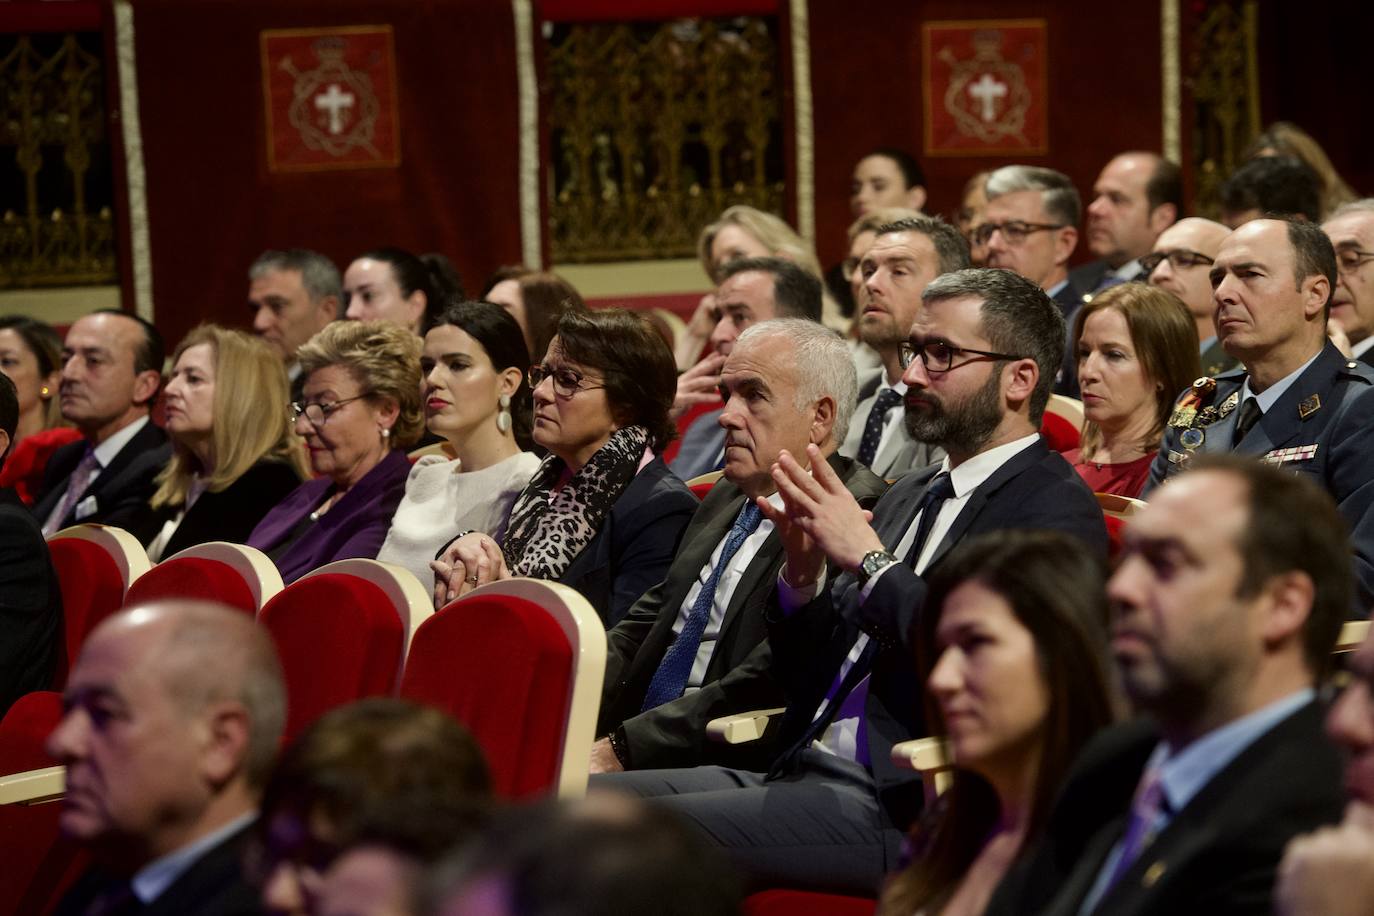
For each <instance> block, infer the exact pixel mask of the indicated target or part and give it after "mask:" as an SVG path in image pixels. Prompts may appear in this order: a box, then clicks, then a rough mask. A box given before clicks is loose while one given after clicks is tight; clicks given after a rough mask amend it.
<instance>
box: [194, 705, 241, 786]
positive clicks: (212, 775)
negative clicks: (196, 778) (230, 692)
mask: <svg viewBox="0 0 1374 916" xmlns="http://www.w3.org/2000/svg"><path fill="white" fill-rule="evenodd" d="M202 715H203V716H204V718H203V720H202V722H203V726H204V729H205V743H204V746H203V747H202V749H201V756H200V765H201V775H202V776H203V777H204V779H205V780H206V782H208V783H209V784H210V785H212V786H215V787H217V788H218V787H220V786H223V785H225V784H227V783H228V782H229V781H230V780H232V779H233V778H234V777H235V776H237V775H238V774H239V773H240V772H241V771H242V770H243V767H244V761H245V759H246V758H247V756H248V740H249V739H248V736H249V732H250V731H251V725H250V722H249V717H248V710H247V709H245V708H244V707H243V705H242V704H241V703H235V702H232V701H229V700H223V701H220V702H218V703H211V704H210V706H209V707H208V708H207V709H206V710H205V712H204V713H203V714H202Z"/></svg>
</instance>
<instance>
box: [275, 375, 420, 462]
mask: <svg viewBox="0 0 1374 916" xmlns="http://www.w3.org/2000/svg"><path fill="white" fill-rule="evenodd" d="M371 393H372V392H370V391H369V390H368V389H367V388H366V387H365V386H364V385H363V384H362V383H360V382H359V381H358V380H357V379H356V378H354V377H353V374H352V373H351V372H349V371H348V369H347V368H345V367H344V366H337V365H336V366H324V367H322V368H319V369H316V370H315V371H314V372H312V373H310V377H309V378H307V379H306V380H305V387H304V389H302V392H301V404H302V405H303V406H305V407H306V412H305V413H303V414H301V415H300V416H299V417H297V418H296V432H297V433H298V434H299V435H301V436H302V437H304V438H305V448H306V451H307V452H308V453H309V455H310V467H311V469H312V470H313V471H314V472H315V473H316V474H317V475H319V476H322V477H330V478H332V479H333V480H334V482H335V483H336V484H338V485H339V486H341V487H349V486H352V485H353V484H355V483H357V482H358V481H359V480H361V479H362V478H363V477H364V476H365V475H366V474H367V472H368V471H370V470H371V469H372V468H373V466H375V465H376V463H377V462H378V461H380V460H382V458H383V457H384V456H385V455H386V453H387V451H388V450H389V449H390V447H391V446H390V439H389V438H388V437H385V436H383V435H382V430H383V429H390V427H391V426H392V425H393V424H394V423H395V422H396V413H397V411H396V407H395V404H394V402H390V401H388V400H386V399H373V398H370V397H368V396H367V395H369V394H371ZM312 414H314V415H315V416H314V419H312V418H311V415H312Z"/></svg>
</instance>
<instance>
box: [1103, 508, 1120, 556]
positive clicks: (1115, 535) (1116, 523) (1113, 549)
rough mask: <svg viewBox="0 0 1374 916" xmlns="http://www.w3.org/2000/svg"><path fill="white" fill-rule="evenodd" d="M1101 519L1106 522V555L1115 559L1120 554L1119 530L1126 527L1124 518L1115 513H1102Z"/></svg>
mask: <svg viewBox="0 0 1374 916" xmlns="http://www.w3.org/2000/svg"><path fill="white" fill-rule="evenodd" d="M1102 521H1104V522H1105V523H1106V524H1107V557H1108V558H1109V559H1111V560H1115V559H1116V558H1117V557H1118V556H1120V554H1121V530H1122V529H1123V528H1125V527H1126V520H1125V519H1123V518H1120V517H1118V516H1115V515H1103V516H1102Z"/></svg>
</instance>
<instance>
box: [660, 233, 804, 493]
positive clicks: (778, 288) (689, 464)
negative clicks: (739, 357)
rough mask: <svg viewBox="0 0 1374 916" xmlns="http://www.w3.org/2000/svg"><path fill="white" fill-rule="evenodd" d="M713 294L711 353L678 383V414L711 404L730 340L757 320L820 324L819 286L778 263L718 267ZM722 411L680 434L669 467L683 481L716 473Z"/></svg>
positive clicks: (785, 262)
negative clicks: (714, 312) (714, 317)
mask: <svg viewBox="0 0 1374 916" xmlns="http://www.w3.org/2000/svg"><path fill="white" fill-rule="evenodd" d="M720 273H721V275H722V279H721V281H720V287H719V288H718V289H717V290H716V309H717V311H718V312H719V313H720V318H719V319H718V320H717V321H716V326H715V328H714V329H713V330H712V331H711V353H710V355H708V356H706V357H704V358H703V359H702V360H701V362H699V363H697V364H696V365H695V366H693V367H692V368H690V369H688V370H687V371H686V372H684V373H682V375H681V376H680V377H679V378H678V384H677V398H676V399H675V400H674V402H673V409H674V410H675V411H677V412H679V413H680V412H681V411H683V410H685V409H687V408H689V407H692V406H694V405H696V404H704V403H710V402H713V401H715V399H716V397H717V396H718V392H719V386H720V367H721V366H722V365H724V363H725V357H727V356H729V355H730V348H731V347H733V346H734V345H735V338H737V337H739V335H740V334H741V333H742V332H743V331H744V329H745V328H747V327H749V326H750V325H751V324H754V323H755V322H758V321H767V320H769V319H770V318H805V319H807V320H808V321H816V322H819V321H820V320H821V281H820V280H819V279H817V278H816V277H813V276H812V275H811V274H809V273H807V272H806V271H805V270H802V269H801V268H800V267H798V266H797V265H796V264H794V263H793V262H791V261H788V260H785V259H783V258H738V259H736V260H734V261H730V262H728V263H726V264H725V265H724V266H722V267H721V268H720ZM720 414H721V411H720V410H719V409H717V410H708V411H707V412H706V413H703V414H700V415H699V416H697V418H696V419H695V420H693V421H692V422H691V424H690V425H688V427H687V429H686V430H684V431H683V433H682V444H681V445H680V446H679V447H678V453H677V456H676V457H675V458H673V460H672V463H671V464H670V467H671V468H672V469H673V473H674V474H676V475H677V476H678V477H680V478H682V479H683V480H691V479H692V478H693V477H697V476H700V475H702V474H706V473H709V472H711V471H715V470H718V469H719V468H720V467H721V462H722V461H724V450H725V430H724V428H723V427H722V426H721V425H720V422H719V420H720Z"/></svg>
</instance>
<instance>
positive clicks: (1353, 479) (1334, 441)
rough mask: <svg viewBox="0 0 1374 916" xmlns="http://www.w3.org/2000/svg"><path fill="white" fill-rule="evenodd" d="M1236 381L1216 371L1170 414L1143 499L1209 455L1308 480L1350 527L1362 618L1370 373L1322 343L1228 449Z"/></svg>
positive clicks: (1239, 374) (1371, 432) (1368, 558)
mask: <svg viewBox="0 0 1374 916" xmlns="http://www.w3.org/2000/svg"><path fill="white" fill-rule="evenodd" d="M1244 382H1245V370H1244V369H1243V368H1242V369H1237V370H1235V371H1234V372H1227V373H1224V374H1222V375H1219V376H1217V378H1216V388H1215V390H1214V391H1213V392H1212V393H1211V395H1209V396H1206V397H1204V398H1203V399H1202V402H1201V403H1199V404H1198V405H1197V406H1196V408H1185V410H1184V414H1185V415H1184V416H1180V415H1179V414H1180V410H1179V408H1175V412H1174V416H1173V417H1171V418H1170V421H1169V425H1168V426H1167V427H1166V428H1165V430H1164V442H1163V444H1162V446H1161V447H1160V450H1159V456H1158V457H1157V458H1156V459H1155V463H1154V466H1153V467H1151V468H1150V480H1149V482H1148V483H1147V484H1146V485H1145V493H1144V495H1145V496H1146V497H1148V495H1149V493H1150V491H1151V490H1152V489H1154V488H1155V487H1157V486H1158V485H1159V484H1161V483H1163V482H1164V480H1165V479H1167V478H1168V477H1170V476H1172V475H1174V474H1177V473H1178V472H1179V471H1181V470H1182V469H1183V468H1184V467H1186V466H1187V464H1188V461H1189V459H1190V458H1191V457H1192V456H1194V455H1206V454H1211V453H1217V452H1231V451H1234V452H1235V453H1236V454H1239V455H1251V456H1253V457H1255V458H1260V459H1262V460H1265V461H1269V462H1272V463H1274V464H1277V465H1279V466H1280V467H1283V468H1287V469H1289V470H1293V471H1297V472H1299V473H1303V474H1310V475H1312V477H1313V479H1314V480H1315V481H1316V482H1317V483H1318V484H1319V485H1320V486H1322V487H1323V488H1324V489H1326V490H1327V492H1329V493H1330V494H1331V495H1332V496H1333V497H1334V498H1335V500H1336V502H1337V504H1338V505H1339V506H1340V509H1341V514H1342V515H1344V516H1345V519H1346V522H1347V523H1348V524H1349V525H1350V536H1351V543H1352V546H1353V549H1354V556H1355V574H1356V579H1357V583H1356V585H1357V587H1356V592H1357V595H1356V609H1357V610H1358V613H1359V615H1360V616H1361V617H1363V616H1364V615H1365V614H1366V613H1367V609H1368V608H1369V606H1370V605H1371V604H1374V510H1372V509H1371V507H1374V394H1372V393H1371V392H1374V368H1371V367H1369V366H1367V365H1365V364H1364V363H1362V362H1359V361H1357V360H1352V359H1347V358H1346V357H1345V356H1343V355H1342V354H1341V352H1340V351H1339V350H1337V349H1336V347H1335V346H1334V345H1333V344H1331V343H1327V344H1326V346H1325V347H1324V348H1323V349H1322V352H1321V353H1320V354H1318V356H1317V358H1316V360H1314V361H1313V362H1312V365H1310V366H1308V367H1307V369H1306V371H1304V372H1303V373H1302V375H1300V376H1298V378H1297V379H1296V380H1294V382H1293V384H1292V385H1290V386H1289V387H1288V390H1287V391H1285V392H1284V393H1283V396H1282V397H1280V398H1279V399H1278V401H1276V402H1275V403H1274V406H1272V407H1271V408H1269V410H1267V411H1265V412H1264V415H1263V416H1262V417H1261V418H1260V420H1259V422H1258V423H1256V424H1255V425H1254V427H1252V428H1251V430H1250V431H1249V432H1248V433H1247V434H1246V436H1245V438H1244V439H1242V440H1241V441H1240V442H1238V443H1236V445H1235V446H1234V448H1233V447H1232V444H1231V438H1232V435H1233V434H1234V432H1235V428H1236V420H1237V415H1238V414H1239V413H1240V411H1239V406H1240V404H1239V400H1240V391H1241V386H1242V385H1243V384H1244ZM1194 390H1195V389H1190V390H1189V391H1188V392H1185V393H1184V395H1183V396H1182V397H1180V399H1179V404H1180V405H1184V402H1185V401H1186V400H1188V399H1189V396H1190V395H1191V394H1192V392H1193V391H1194ZM1187 409H1195V411H1196V412H1195V415H1192V416H1191V417H1190V416H1188V415H1187ZM1209 411H1210V412H1209ZM1184 421H1187V422H1184Z"/></svg>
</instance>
